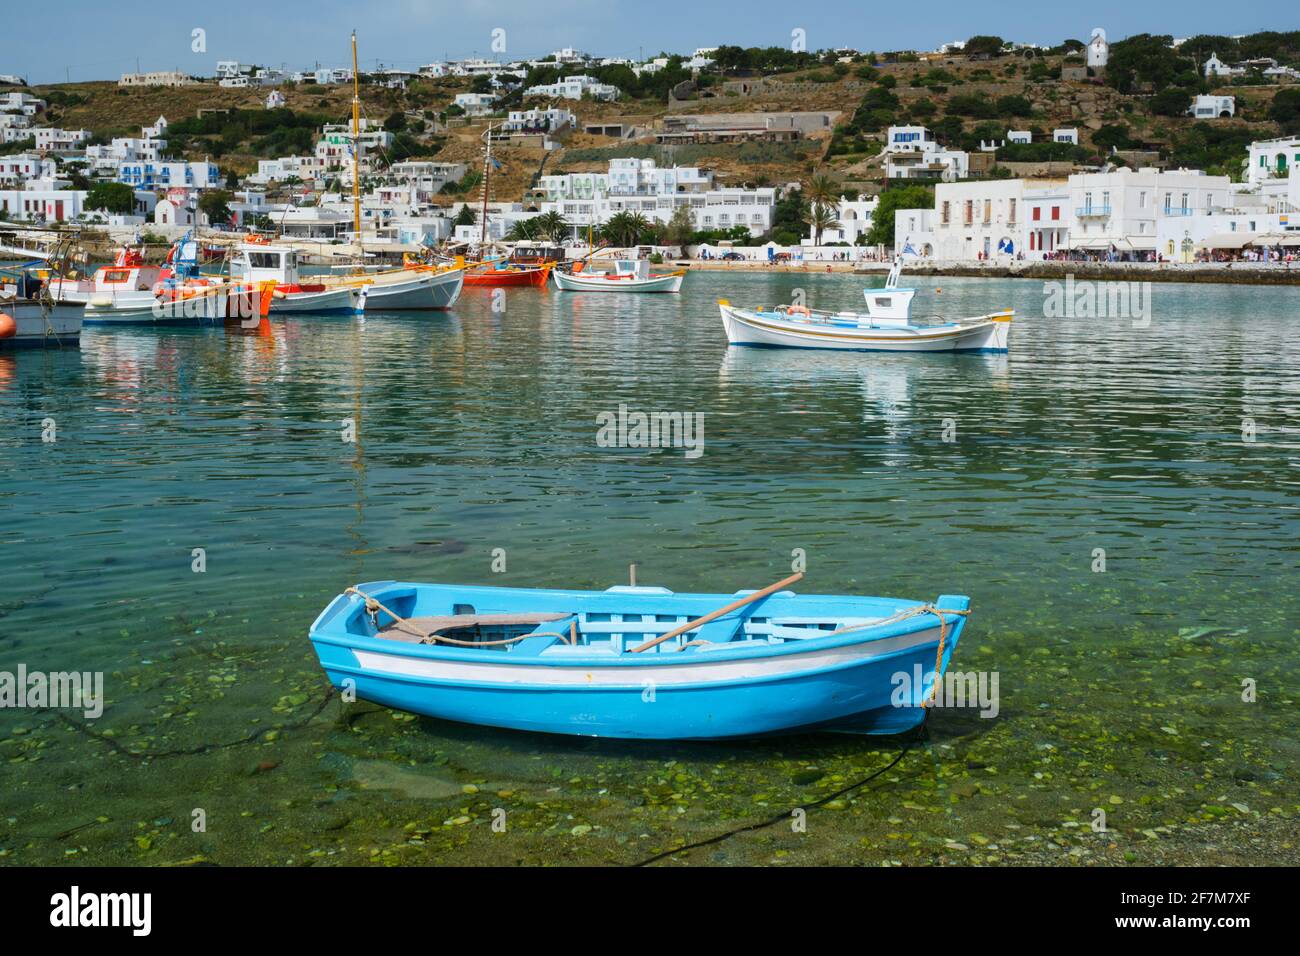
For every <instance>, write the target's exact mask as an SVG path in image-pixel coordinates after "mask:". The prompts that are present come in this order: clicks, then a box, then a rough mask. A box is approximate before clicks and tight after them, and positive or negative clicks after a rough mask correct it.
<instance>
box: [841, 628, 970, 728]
mask: <svg viewBox="0 0 1300 956" xmlns="http://www.w3.org/2000/svg"><path fill="white" fill-rule="evenodd" d="M922 614H933V615H934V616H935V617H937V618H938V619H939V650H938V652H937V653H936V654H935V657H934V683H933V684H931V685H930V694H929V696H928V697H926V699H925V702H924V703H923V704H922V705H921V706H922V707H926V708H929V707H932V706H933V705H934V699H935V695H937V694H938V692H939V673H940V671H941V670H942V669H943V647H944V644H945V643H946V642H947V640H948V623H947V622H946V621H945V620H944V619H943V616H944V615H945V614H955V615H957V616H958V617H967V616H969V615H970V609H969V608H967V609H966V610H964V611H958V610H956V609H954V608H946V607H945V608H942V609H940V608H937V607H935V606H934V605H933V604H918V605H917V606H916V607H909V608H907V609H906V610H904V611H899V612H898V613H897V614H895V615H894V616H892V617H887V618H885V619H884V620H883V621H867V622H864V623H862V624H850V625H849V626H848V627H842V628H840V629H839V630H838V631H831V632H830V633H829V634H827V635H826V637H834V636H835V635H836V634H847V633H849V632H850V631H862V630H866V629H867V628H869V627H884V626H885V625H886V624H895V623H897V622H898V621H906V620H907V619H908V618H913V617H919V616H920V615H922Z"/></svg>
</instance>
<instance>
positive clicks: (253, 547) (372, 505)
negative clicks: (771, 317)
mask: <svg viewBox="0 0 1300 956" xmlns="http://www.w3.org/2000/svg"><path fill="white" fill-rule="evenodd" d="M865 281H870V280H865ZM863 283H864V280H863V279H862V278H861V277H854V276H848V275H833V276H832V275H821V274H811V273H810V274H807V275H800V274H780V275H775V274H774V275H766V274H744V275H731V274H726V273H708V272H704V273H697V274H692V275H690V276H688V277H687V281H686V283H685V286H684V289H683V292H682V294H680V295H675V296H672V295H646V296H635V295H609V294H606V295H601V294H582V293H578V294H569V293H559V292H556V291H555V290H554V289H553V288H552V289H548V290H544V291H543V290H536V289H518V290H514V289H507V290H499V291H496V292H494V291H493V290H486V289H485V290H477V289H471V290H467V291H466V293H465V295H464V296H463V297H462V298H461V300H460V302H459V303H458V304H457V305H456V307H455V309H454V310H453V311H450V312H447V313H434V314H396V315H383V314H372V315H368V316H366V317H364V318H361V317H357V318H351V317H347V318H343V317H319V318H314V317H308V316H303V317H290V318H286V319H282V320H281V319H275V320H273V321H271V322H270V323H269V325H267V326H265V327H263V328H262V329H259V330H251V331H242V330H225V329H180V330H177V329H159V330H152V329H90V328H88V329H87V330H86V331H85V332H84V334H83V339H82V347H81V349H80V350H79V351H75V350H69V351H31V352H27V353H24V354H15V355H6V354H0V425H2V426H3V428H2V430H0V513H2V514H3V516H4V520H3V523H2V524H0V569H2V571H3V573H2V574H0V580H3V582H4V592H3V594H0V671H3V672H10V673H13V672H16V671H17V669H18V667H19V665H24V666H25V667H26V668H27V669H28V670H43V671H63V670H76V671H82V672H102V673H103V675H104V691H105V696H106V705H105V709H104V712H103V714H102V716H100V717H98V718H97V719H87V718H86V717H85V716H84V715H83V713H82V712H80V711H77V710H70V709H54V710H41V709H30V708H28V709H4V710H0V862H5V863H23V864H36V863H41V864H49V863H73V864H78V863H82V864H121V863H138V864H150V865H155V864H180V863H186V864H200V863H215V864H219V865H237V864H245V863H276V864H295V865H338V864H358V863H377V864H398V863H421V864H422V863H499V864H516V863H522V864H551V863H581V862H592V863H601V864H605V863H636V862H639V861H643V860H647V859H650V858H652V857H656V856H657V855H659V854H662V853H664V852H665V851H670V850H675V849H678V848H681V847H687V846H688V845H689V844H692V843H694V842H695V841H700V840H707V839H709V838H711V837H714V836H717V835H720V834H724V833H727V832H728V831H731V830H735V829H738V828H742V827H744V826H746V825H747V824H751V823H760V822H765V821H773V822H772V823H771V825H769V826H765V827H761V828H757V829H753V830H748V831H745V832H741V833H738V834H736V835H734V836H731V837H729V838H727V839H724V840H721V841H719V842H716V843H712V844H710V845H708V846H706V847H703V848H699V849H685V850H682V851H681V852H678V853H676V854H675V855H671V856H667V857H664V858H663V862H661V863H660V865H664V864H668V865H672V864H674V863H676V864H687V863H689V864H717V863H776V862H788V863H795V864H798V863H862V864H871V865H878V864H889V863H901V864H912V863H930V862H949V863H989V864H1014V863H1017V862H1026V863H1028V862H1034V863H1037V862H1055V863H1083V864H1086V863H1094V862H1107V863H1123V862H1132V863H1177V862H1192V861H1200V862H1206V863H1246V864H1250V863H1290V864H1295V863H1297V862H1300V852H1298V851H1297V848H1296V847H1297V844H1296V838H1297V815H1298V813H1300V781H1297V778H1296V774H1295V767H1296V764H1297V762H1298V761H1297V757H1298V756H1300V708H1298V707H1297V706H1296V690H1295V684H1294V682H1295V680H1296V677H1297V675H1298V674H1300V664H1298V659H1297V652H1296V639H1297V636H1298V631H1297V623H1296V622H1297V621H1298V620H1300V586H1298V585H1300V573H1298V571H1297V564H1298V560H1300V546H1298V545H1297V532H1300V520H1298V518H1300V514H1298V512H1297V505H1298V503H1300V420H1298V418H1297V416H1298V415H1300V345H1297V335H1296V333H1297V329H1298V326H1297V322H1298V321H1300V289H1294V288H1289V287H1271V288H1250V287H1242V286H1226V285H1225V286H1213V285H1196V286H1192V285H1172V284H1168V285H1166V284H1160V285H1156V286H1154V287H1153V288H1152V289H1151V291H1150V295H1151V316H1150V322H1149V324H1147V323H1145V322H1144V320H1142V319H1141V318H1139V319H1137V320H1134V319H1129V318H1070V319H1061V318H1045V317H1044V304H1045V301H1046V298H1045V294H1044V287H1043V285H1042V284H1041V283H1038V282H1031V281H1025V280H1021V281H1016V280H982V279H945V280H937V279H923V280H922V279H918V284H921V291H920V292H919V293H918V296H917V302H916V304H915V306H914V313H915V314H916V315H918V316H924V315H928V314H930V313H940V314H945V315H950V316H961V315H972V314H979V313H983V312H988V311H992V310H994V309H997V308H1002V307H1008V306H1009V307H1014V308H1015V309H1016V310H1017V318H1016V320H1015V323H1014V326H1013V329H1012V333H1011V351H1010V353H1009V354H1008V355H966V356H952V355H873V354H866V353H818V352H800V351H778V350H755V349H735V348H732V349H728V347H727V345H726V340H725V338H724V336H723V333H722V329H721V323H720V321H719V318H718V313H717V308H716V305H715V299H716V298H717V297H726V298H729V299H731V300H732V301H733V302H735V303H737V304H753V305H772V304H776V303H778V302H788V301H790V300H791V298H792V296H793V295H794V294H795V291H796V290H797V289H802V290H804V291H805V293H806V296H807V304H808V305H810V306H813V307H822V308H833V309H840V308H856V307H858V306H859V305H860V304H861V301H862V299H861V288H862V285H863ZM925 283H928V284H925ZM936 283H937V284H938V287H936ZM620 405H624V406H626V407H627V410H628V411H633V412H635V411H641V412H656V411H663V412H681V413H683V414H694V413H702V414H703V446H702V454H700V455H699V456H698V457H694V456H691V455H688V454H687V451H688V449H686V448H682V447H667V448H657V449H643V448H621V447H602V446H601V445H600V444H598V442H597V434H598V430H599V428H600V425H599V424H598V421H599V417H600V416H601V414H602V413H607V412H613V413H615V414H617V412H618V409H619V406H620ZM353 428H354V429H355V441H350V440H345V439H349V438H351V437H353V436H352V434H351V433H350V432H351V430H352V429H353ZM801 557H802V558H803V559H804V560H805V561H806V570H807V573H806V577H805V579H804V581H803V582H802V583H801V585H800V590H803V591H808V592H831V593H835V592H849V593H865V594H882V595H888V596H897V597H907V598H915V599H919V600H932V599H933V598H935V597H936V596H938V595H939V594H941V593H956V594H968V595H970V596H971V597H972V599H973V603H974V616H973V617H972V619H971V623H970V626H969V628H968V630H967V633H966V635H965V636H964V637H963V639H962V643H961V646H960V648H959V649H958V652H957V655H956V657H955V659H954V663H953V667H954V668H955V669H958V670H962V671H966V672H979V673H982V674H984V675H985V676H990V675H996V677H997V681H998V683H997V686H998V700H997V707H996V716H992V715H987V716H981V715H980V713H979V712H978V710H976V709H973V708H963V709H957V708H939V709H936V710H935V711H934V712H933V714H932V715H931V717H930V720H929V721H928V725H927V727H926V730H925V732H924V734H923V735H922V736H921V737H920V738H919V739H917V740H915V741H912V742H911V743H910V744H909V743H908V742H906V741H897V740H891V739H880V738H862V737H853V736H844V735H820V736H797V737H784V738H777V739H767V740H757V741H745V742H729V743H711V744H660V743H649V744H647V743H636V742H618V741H599V740H588V739H580V738H561V737H545V736H536V735H529V734H523V733H513V732H504V731H495V730H488V729H483V728H477V727H472V726H464V725H455V724H448V723H443V722H439V721H435V720H430V719H425V718H416V717H413V716H411V715H408V714H403V713H398V712H393V711H389V710H387V709H384V708H380V707H376V706H374V705H370V704H366V703H365V702H358V703H345V702H343V701H341V700H340V699H339V697H338V696H337V695H336V694H333V693H332V692H331V691H330V689H329V687H328V684H327V682H326V680H325V679H324V677H323V675H322V673H321V671H320V669H319V668H318V666H317V664H316V661H315V657H314V654H313V652H312V650H311V647H310V645H309V644H308V642H307V639H306V631H307V627H308V625H309V624H310V622H311V620H312V619H313V617H314V616H315V615H316V614H317V613H318V612H319V611H320V610H321V609H322V608H323V607H324V606H325V605H326V604H327V603H328V602H329V600H330V599H331V598H332V597H333V596H334V595H335V594H337V593H339V592H340V591H341V590H342V589H343V588H345V587H346V586H348V585H350V584H355V583H358V582H363V581H374V580H382V579H390V578H392V579H407V580H415V581H441V582H465V583H474V584H493V585H507V586H521V587H581V588H604V587H607V586H610V585H614V584H623V583H626V581H627V573H628V572H627V568H628V565H629V564H631V563H633V562H636V563H637V565H638V578H639V583H642V584H661V585H664V586H666V587H669V588H672V589H674V590H692V591H718V592H731V591H733V590H736V589H740V588H757V587H762V586H764V585H766V584H768V583H770V582H772V581H775V580H777V579H779V578H781V577H784V576H785V575H787V574H789V573H790V568H791V565H792V562H793V561H797V560H799V559H800V558H801ZM905 747H908V748H909V749H908V751H907V753H906V754H905V755H904V756H903V758H902V759H901V760H900V761H899V762H898V763H897V764H896V765H895V766H893V767H892V768H891V769H889V770H888V771H886V772H885V773H883V774H881V775H880V776H878V777H876V778H874V779H873V780H871V781H870V782H869V783H867V784H866V785H864V786H862V787H860V788H857V789H853V790H850V791H849V792H847V793H844V794H840V793H839V791H841V790H843V789H845V788H848V787H850V786H852V785H853V784H854V783H855V782H858V781H860V780H863V779H864V778H866V777H868V776H869V775H871V774H873V773H874V772H876V771H878V770H880V769H881V768H883V767H885V766H887V765H888V764H889V763H890V762H891V761H892V760H894V758H895V757H897V756H898V754H899V752H900V751H901V750H902V749H903V748H905Z"/></svg>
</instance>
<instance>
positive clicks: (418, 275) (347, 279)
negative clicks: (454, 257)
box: [321, 267, 465, 312]
mask: <svg viewBox="0 0 1300 956" xmlns="http://www.w3.org/2000/svg"><path fill="white" fill-rule="evenodd" d="M464 281H465V270H464V269H463V268H460V269H457V268H454V267H447V268H442V269H426V268H411V269H388V270H385V271H383V272H371V273H361V274H358V275H345V276H330V277H328V278H322V279H321V283H322V284H323V285H324V286H325V287H326V288H329V289H339V288H344V287H355V288H358V289H360V288H364V289H365V293H366V311H368V312H375V311H393V312H398V311H400V312H406V311H419V310H425V309H450V308H451V307H452V306H453V305H455V304H456V300H457V299H459V298H460V292H461V289H462V287H463V285H464Z"/></svg>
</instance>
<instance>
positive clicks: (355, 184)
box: [352, 30, 361, 248]
mask: <svg viewBox="0 0 1300 956" xmlns="http://www.w3.org/2000/svg"><path fill="white" fill-rule="evenodd" d="M352 227H353V228H354V229H355V230H356V234H357V248H360V247H361V77H360V76H359V75H358V73H357V31H356V30H353V31H352Z"/></svg>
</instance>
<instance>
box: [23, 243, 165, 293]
mask: <svg viewBox="0 0 1300 956" xmlns="http://www.w3.org/2000/svg"><path fill="white" fill-rule="evenodd" d="M168 271H169V270H165V269H164V267H163V266H150V265H145V262H144V255H143V253H142V252H141V251H140V250H139V249H135V248H131V247H129V246H123V247H122V248H120V249H118V250H117V254H116V255H115V256H114V257H113V264H112V265H107V266H102V267H101V268H99V269H96V270H95V273H94V274H93V275H91V276H82V277H74V276H60V277H53V278H51V279H50V280H49V283H48V286H49V292H50V298H51V299H53V300H54V301H55V302H62V303H67V304H69V305H86V304H87V303H89V302H90V300H91V299H98V300H100V301H104V300H108V301H112V302H117V301H122V302H136V303H144V304H146V305H148V304H151V303H152V302H153V289H154V286H156V285H157V284H158V283H159V282H160V281H162V280H163V279H164V278H165V273H166V272H168Z"/></svg>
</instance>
